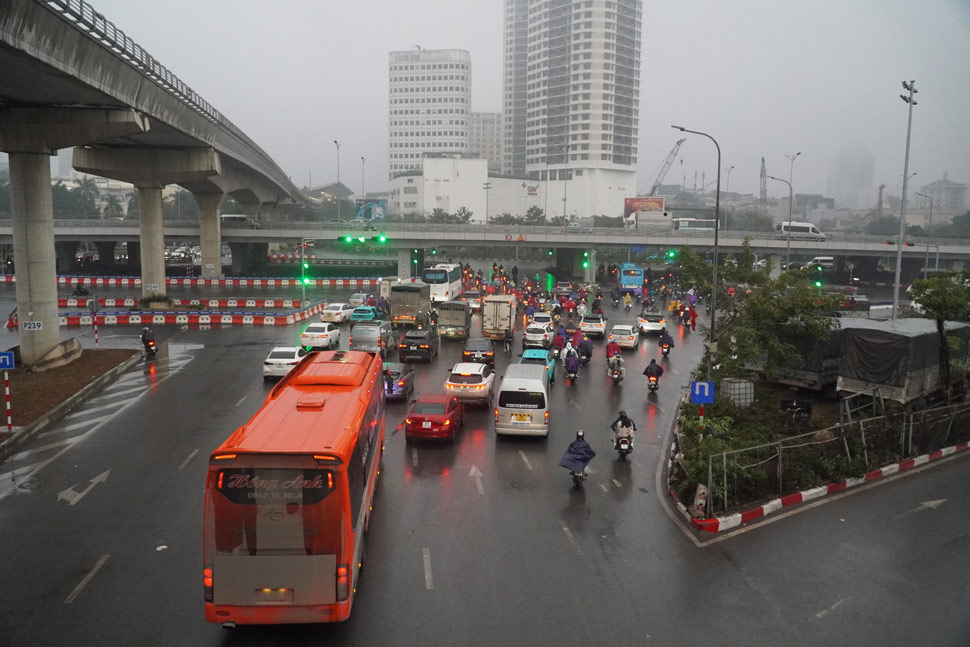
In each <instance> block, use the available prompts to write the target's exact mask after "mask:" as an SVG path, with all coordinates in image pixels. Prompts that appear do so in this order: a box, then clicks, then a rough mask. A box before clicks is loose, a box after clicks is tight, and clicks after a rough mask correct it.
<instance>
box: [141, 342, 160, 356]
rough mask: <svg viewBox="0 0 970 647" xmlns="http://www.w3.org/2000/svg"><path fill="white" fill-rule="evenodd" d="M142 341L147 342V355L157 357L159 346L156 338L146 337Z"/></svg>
mask: <svg viewBox="0 0 970 647" xmlns="http://www.w3.org/2000/svg"><path fill="white" fill-rule="evenodd" d="M142 343H144V344H145V357H146V358H148V357H155V356H156V355H158V346H156V345H155V340H154V339H146V340H144V341H143V342H142Z"/></svg>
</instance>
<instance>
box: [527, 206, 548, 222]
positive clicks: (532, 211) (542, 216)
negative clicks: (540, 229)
mask: <svg viewBox="0 0 970 647" xmlns="http://www.w3.org/2000/svg"><path fill="white" fill-rule="evenodd" d="M525 224H527V225H544V224H546V212H545V211H543V210H542V209H541V208H540V207H536V206H531V207H529V210H528V211H526V212H525Z"/></svg>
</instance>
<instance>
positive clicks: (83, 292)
mask: <svg viewBox="0 0 970 647" xmlns="http://www.w3.org/2000/svg"><path fill="white" fill-rule="evenodd" d="M71 296H72V297H89V296H91V293H90V292H89V291H88V290H87V289H86V288H84V287H83V286H80V285H79V286H77V287H76V288H74V292H71Z"/></svg>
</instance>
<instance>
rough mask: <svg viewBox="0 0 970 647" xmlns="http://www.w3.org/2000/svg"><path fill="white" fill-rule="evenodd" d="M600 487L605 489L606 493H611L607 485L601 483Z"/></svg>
mask: <svg viewBox="0 0 970 647" xmlns="http://www.w3.org/2000/svg"><path fill="white" fill-rule="evenodd" d="M600 487H601V488H603V491H604V492H609V490H608V489H607V487H606V483H600Z"/></svg>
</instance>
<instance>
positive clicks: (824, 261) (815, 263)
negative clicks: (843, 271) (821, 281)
mask: <svg viewBox="0 0 970 647" xmlns="http://www.w3.org/2000/svg"><path fill="white" fill-rule="evenodd" d="M807 265H808V266H809V267H821V268H822V269H823V270H830V269H832V268H834V267H835V257H833V256H816V257H815V258H813V259H812V260H810V261H809V262H808V263H807Z"/></svg>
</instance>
